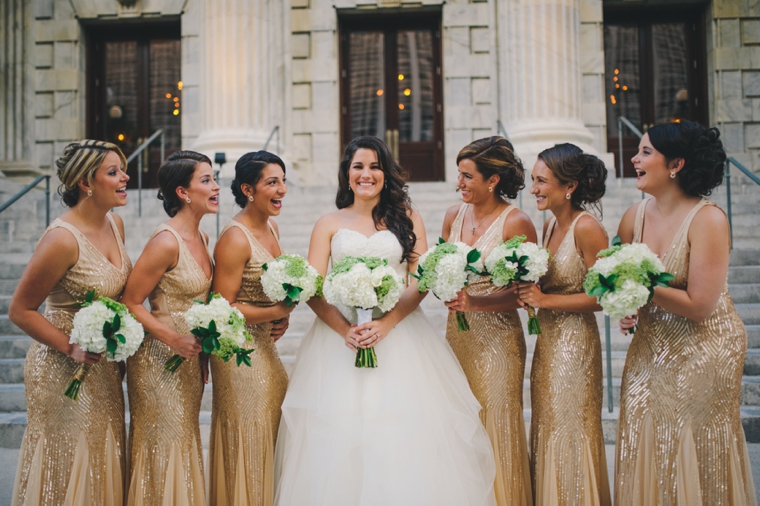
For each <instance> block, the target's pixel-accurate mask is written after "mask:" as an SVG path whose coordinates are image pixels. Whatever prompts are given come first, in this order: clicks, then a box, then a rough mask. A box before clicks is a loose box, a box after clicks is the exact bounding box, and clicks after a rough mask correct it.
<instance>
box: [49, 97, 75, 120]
mask: <svg viewBox="0 0 760 506" xmlns="http://www.w3.org/2000/svg"><path fill="white" fill-rule="evenodd" d="M78 93H79V92H78V91H57V92H56V93H55V111H54V113H53V117H54V118H55V119H56V120H69V119H79V118H78V114H77V105H78V104H77V96H78Z"/></svg>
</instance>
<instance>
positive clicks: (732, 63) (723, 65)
mask: <svg viewBox="0 0 760 506" xmlns="http://www.w3.org/2000/svg"><path fill="white" fill-rule="evenodd" d="M754 49H755V48H753V47H740V48H738V49H732V48H716V49H715V58H714V60H715V70H741V69H745V68H752V61H753V57H754V55H753V50H754ZM758 56H760V55H758ZM758 59H760V58H758ZM758 63H760V61H759V62H758ZM758 66H759V67H760V65H758Z"/></svg>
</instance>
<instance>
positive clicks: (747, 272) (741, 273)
mask: <svg viewBox="0 0 760 506" xmlns="http://www.w3.org/2000/svg"><path fill="white" fill-rule="evenodd" d="M728 283H729V284H730V285H737V284H747V283H753V284H754V283H760V265H740V266H736V267H731V268H730V269H729V270H728Z"/></svg>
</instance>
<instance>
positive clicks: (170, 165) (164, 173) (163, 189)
mask: <svg viewBox="0 0 760 506" xmlns="http://www.w3.org/2000/svg"><path fill="white" fill-rule="evenodd" d="M203 162H206V163H207V164H209V165H211V160H210V159H209V157H207V156H206V155H204V154H201V153H197V152H195V151H176V152H174V153H172V154H171V155H169V156H168V157H167V158H166V160H164V163H162V164H161V167H159V168H158V188H159V189H158V195H157V197H158V200H162V201H163V202H164V211H166V214H168V215H169V216H170V217H172V218H173V217H174V216H176V215H177V213H178V212H179V210H180V209H182V206H183V205H184V204H185V202H183V200H182V199H181V198H179V195H177V188H180V187H182V188H188V187H189V186H190V181H192V180H193V173H195V168H196V167H198V164H201V163H203Z"/></svg>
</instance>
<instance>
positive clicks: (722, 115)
mask: <svg viewBox="0 0 760 506" xmlns="http://www.w3.org/2000/svg"><path fill="white" fill-rule="evenodd" d="M715 120H716V121H717V122H718V123H723V122H728V121H752V101H751V100H741V99H736V98H734V99H728V100H716V101H715Z"/></svg>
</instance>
